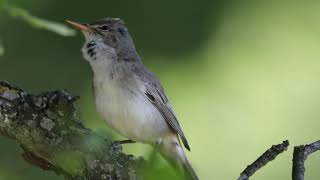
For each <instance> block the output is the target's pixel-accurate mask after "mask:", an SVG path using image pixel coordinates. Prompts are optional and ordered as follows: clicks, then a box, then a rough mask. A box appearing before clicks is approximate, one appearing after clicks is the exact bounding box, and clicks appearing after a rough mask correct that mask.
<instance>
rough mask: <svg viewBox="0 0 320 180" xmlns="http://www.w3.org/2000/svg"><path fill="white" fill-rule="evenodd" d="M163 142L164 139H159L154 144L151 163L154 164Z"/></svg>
mask: <svg viewBox="0 0 320 180" xmlns="http://www.w3.org/2000/svg"><path fill="white" fill-rule="evenodd" d="M161 143H162V139H159V140H157V141H156V144H155V146H154V150H153V151H152V153H151V155H150V162H151V164H153V162H155V159H156V155H157V152H158V150H159V146H160V144H161Z"/></svg>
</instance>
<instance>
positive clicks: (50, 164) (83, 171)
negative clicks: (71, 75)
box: [0, 82, 145, 180]
mask: <svg viewBox="0 0 320 180" xmlns="http://www.w3.org/2000/svg"><path fill="white" fill-rule="evenodd" d="M75 100H76V97H72V96H71V95H70V94H68V93H66V92H65V91H52V92H47V93H43V94H40V95H31V94H28V93H27V92H25V91H23V90H21V89H20V88H18V87H13V86H11V85H10V84H8V83H6V82H0V135H2V136H4V137H7V138H10V139H13V140H15V141H16V142H17V143H18V144H20V146H21V147H22V149H23V150H24V153H23V155H22V156H23V158H24V159H25V160H26V161H27V162H29V163H31V164H33V165H36V166H38V167H40V168H42V169H45V170H52V171H54V172H56V173H57V174H62V175H64V176H65V177H66V179H72V180H78V179H79V180H84V179H92V180H99V179H142V176H140V175H139V173H137V172H138V169H139V167H141V165H142V164H144V163H145V161H144V160H142V159H141V158H135V157H133V156H131V155H125V154H123V153H122V152H121V149H120V148H112V146H111V144H112V141H111V139H105V138H102V137H101V136H99V135H98V134H96V133H94V132H93V131H92V130H90V129H87V128H86V127H84V125H83V124H82V123H81V121H80V120H79V119H78V118H77V117H76V112H75V109H74V107H73V101H75Z"/></svg>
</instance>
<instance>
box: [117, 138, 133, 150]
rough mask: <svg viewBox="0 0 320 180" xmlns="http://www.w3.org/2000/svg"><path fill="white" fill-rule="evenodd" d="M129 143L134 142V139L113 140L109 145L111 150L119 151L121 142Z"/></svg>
mask: <svg viewBox="0 0 320 180" xmlns="http://www.w3.org/2000/svg"><path fill="white" fill-rule="evenodd" d="M130 143H135V141H132V140H130V139H128V140H123V141H113V142H112V145H111V147H112V150H113V151H119V152H121V151H122V146H121V145H122V144H130Z"/></svg>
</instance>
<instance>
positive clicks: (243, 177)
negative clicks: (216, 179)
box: [238, 140, 289, 180]
mask: <svg viewBox="0 0 320 180" xmlns="http://www.w3.org/2000/svg"><path fill="white" fill-rule="evenodd" d="M288 146H289V141H288V140H286V141H283V143H281V144H278V145H273V146H272V147H271V148H269V149H268V150H267V151H266V152H264V153H263V154H262V155H261V156H260V157H259V158H258V159H257V160H256V161H254V162H253V163H252V164H250V165H249V166H247V168H246V169H245V170H244V171H242V173H241V174H240V177H239V178H238V180H248V179H249V177H250V176H252V175H253V174H254V173H255V172H256V171H257V170H259V169H260V168H262V167H263V166H265V165H266V164H267V163H268V162H270V161H272V160H274V159H275V158H276V157H277V156H278V155H279V154H281V153H282V152H284V151H285V150H287V148H288Z"/></svg>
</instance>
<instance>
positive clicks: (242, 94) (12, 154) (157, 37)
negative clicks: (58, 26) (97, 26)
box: [0, 0, 320, 180]
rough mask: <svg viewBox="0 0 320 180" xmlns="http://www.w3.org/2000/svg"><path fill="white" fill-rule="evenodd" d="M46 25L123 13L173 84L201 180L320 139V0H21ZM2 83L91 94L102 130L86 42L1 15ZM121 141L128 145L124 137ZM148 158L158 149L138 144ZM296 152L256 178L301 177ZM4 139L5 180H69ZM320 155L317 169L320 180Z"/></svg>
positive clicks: (143, 49)
mask: <svg viewBox="0 0 320 180" xmlns="http://www.w3.org/2000/svg"><path fill="white" fill-rule="evenodd" d="M9 1H10V4H14V5H16V6H19V7H22V8H24V9H27V10H29V11H30V12H31V13H32V14H34V15H36V16H39V17H41V18H45V19H49V20H54V21H57V22H63V21H64V20H65V19H71V20H78V21H82V22H88V21H93V20H96V19H100V18H103V17H120V18H122V19H124V20H125V21H126V23H127V26H128V28H129V31H130V33H131V35H132V36H133V39H134V41H135V43H136V47H137V49H138V51H139V53H140V55H141V57H142V58H143V61H144V63H145V64H146V66H148V67H149V69H151V70H152V71H153V72H154V73H155V74H157V76H158V77H159V78H160V79H161V81H162V83H163V86H164V87H165V90H166V93H167V95H168V97H169V99H170V100H171V103H172V105H173V107H174V109H175V111H176V114H177V116H178V118H179V121H180V124H181V126H182V128H183V130H184V132H185V134H186V135H187V138H188V139H189V142H190V145H191V152H190V153H189V152H187V156H188V158H189V159H190V161H191V162H192V164H193V166H194V168H195V170H196V171H197V173H198V175H199V177H200V179H221V180H229V179H236V178H237V177H238V175H239V174H240V172H241V171H242V170H243V169H244V168H245V167H246V166H247V165H248V164H249V163H251V162H252V161H253V160H255V159H256V158H257V157H258V156H259V155H260V154H261V153H262V152H264V151H265V150H266V149H267V148H269V147H270V146H271V145H272V144H277V143H281V142H282V141H283V140H284V139H289V140H290V143H291V145H299V144H306V143H310V142H312V141H315V140H318V139H320V132H319V130H318V129H319V125H320V122H319V117H320V111H319V107H320V82H319V77H320V60H319V59H320V21H319V19H320V2H317V1H276V0H270V1H235V0H234V1H233V0H224V1H223V0H198V1H195V0H193V1H192V0H175V1H172V0H161V1H150V0H136V1H132V0H123V1H109V0H91V1H70V0H69V1H66V0H28V1H22V0H9ZM0 39H2V43H3V45H4V47H5V54H4V56H2V57H0V79H1V80H7V81H9V82H11V83H14V84H17V85H19V86H20V87H23V88H25V89H28V90H30V92H32V93H39V92H42V91H46V90H52V89H67V90H68V91H69V92H72V93H73V94H76V95H80V96H81V99H80V100H79V101H78V103H77V108H78V111H79V116H80V117H81V119H83V120H84V122H85V124H86V125H87V126H88V127H90V128H92V129H94V130H96V131H99V132H101V133H106V132H111V133H113V134H115V133H114V132H112V131H111V130H110V129H108V128H107V127H106V126H105V125H104V123H103V121H102V119H101V118H100V117H99V116H98V115H97V113H96V111H95V107H94V103H93V98H92V92H91V79H92V72H91V69H90V67H89V64H88V63H87V62H85V61H84V60H83V58H82V54H81V53H80V48H81V46H82V43H83V38H82V36H81V35H80V34H77V36H75V37H62V36H59V35H56V34H54V33H51V32H48V31H43V30H38V29H35V28H31V27H30V26H29V25H28V24H26V23H25V22H23V21H20V20H18V19H13V18H12V17H10V16H9V15H8V14H7V13H6V12H3V11H1V10H0ZM115 138H116V139H121V137H118V136H116V135H115ZM124 150H125V151H126V152H128V153H133V154H135V155H144V156H146V155H148V153H149V152H150V151H151V150H152V149H151V148H150V147H148V146H147V145H139V144H134V145H126V146H125V147H124ZM292 151H293V146H290V148H289V150H288V152H286V153H284V154H282V155H280V156H279V157H278V158H277V159H276V160H275V161H273V162H272V163H270V164H268V165H267V166H266V167H264V168H263V169H261V170H260V171H258V172H257V173H256V174H255V175H254V176H253V177H252V179H255V180H269V179H291V168H292V167H291V164H292V163H291V159H292ZM21 152H22V150H21V149H20V147H19V146H18V145H16V144H15V143H14V142H12V141H9V140H6V139H3V138H1V139H0V179H1V180H2V179H3V180H6V179H10V180H25V179H48V180H58V179H63V178H62V177H60V176H57V175H55V174H54V173H52V172H45V171H42V170H39V169H38V168H36V167H33V166H31V165H29V164H27V163H26V162H24V161H23V160H22V157H21V156H20V154H21ZM319 166H320V153H315V154H313V155H312V156H310V157H309V159H308V160H307V162H306V168H307V172H306V179H309V180H314V179H319V178H320V174H319V172H318V168H319Z"/></svg>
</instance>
